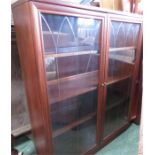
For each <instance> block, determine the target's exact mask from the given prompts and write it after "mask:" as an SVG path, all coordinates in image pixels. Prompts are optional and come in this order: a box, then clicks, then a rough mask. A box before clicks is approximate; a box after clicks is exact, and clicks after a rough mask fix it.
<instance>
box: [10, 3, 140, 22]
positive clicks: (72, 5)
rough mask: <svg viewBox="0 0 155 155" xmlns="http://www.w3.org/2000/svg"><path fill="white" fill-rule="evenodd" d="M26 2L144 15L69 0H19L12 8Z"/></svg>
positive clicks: (136, 15) (136, 16)
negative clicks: (68, 0) (69, 0)
mask: <svg viewBox="0 0 155 155" xmlns="http://www.w3.org/2000/svg"><path fill="white" fill-rule="evenodd" d="M26 2H39V3H44V4H53V5H59V6H66V7H71V8H76V9H83V10H88V11H94V12H100V13H109V14H116V15H123V16H129V17H134V18H141V19H142V17H143V15H140V14H135V13H130V12H123V11H116V10H110V9H106V8H100V7H95V6H87V5H81V4H75V3H73V2H67V1H63V0H60V1H55V0H18V1H16V2H15V3H13V4H12V8H14V7H16V6H18V5H21V4H23V3H26Z"/></svg>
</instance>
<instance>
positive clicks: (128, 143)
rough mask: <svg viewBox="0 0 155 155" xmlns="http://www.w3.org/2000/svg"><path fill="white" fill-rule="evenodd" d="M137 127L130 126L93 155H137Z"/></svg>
mask: <svg viewBox="0 0 155 155" xmlns="http://www.w3.org/2000/svg"><path fill="white" fill-rule="evenodd" d="M138 141H139V126H138V125H135V124H132V125H131V126H130V127H129V128H128V129H127V130H126V131H125V132H123V133H122V134H121V135H120V136H119V137H117V138H116V139H114V140H113V141H112V142H111V143H109V144H108V145H107V146H105V147H104V148H103V149H101V150H100V151H98V152H97V153H96V154H95V155H138Z"/></svg>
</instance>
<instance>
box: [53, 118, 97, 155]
mask: <svg viewBox="0 0 155 155" xmlns="http://www.w3.org/2000/svg"><path fill="white" fill-rule="evenodd" d="M95 132H96V118H93V119H91V120H90V121H87V122H85V123H84V124H81V125H79V126H77V127H75V128H73V129H71V130H69V131H68V132H66V133H64V134H62V135H60V136H58V137H56V138H54V146H55V150H54V154H56V155H80V154H81V153H82V152H85V151H86V150H88V149H90V148H91V147H92V146H93V145H94V144H95V143H96V142H95V139H96V137H95V134H94V133H95ZM64 143H65V145H64Z"/></svg>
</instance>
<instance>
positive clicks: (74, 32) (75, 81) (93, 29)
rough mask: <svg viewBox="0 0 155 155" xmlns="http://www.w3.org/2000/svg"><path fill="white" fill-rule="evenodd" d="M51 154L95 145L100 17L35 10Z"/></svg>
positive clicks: (69, 153) (76, 151)
mask: <svg viewBox="0 0 155 155" xmlns="http://www.w3.org/2000/svg"><path fill="white" fill-rule="evenodd" d="M40 17H41V28H42V33H41V34H42V42H43V46H44V52H43V55H44V66H45V71H46V80H47V82H46V83H47V89H48V101H49V113H50V118H51V126H52V131H51V133H52V138H53V152H54V154H56V155H60V154H61V155H62V154H64V155H73V154H74V155H79V154H82V153H84V152H86V151H87V150H89V149H90V148H91V147H93V146H95V145H96V114H97V104H98V78H99V58H100V45H99V43H100V32H101V24H102V22H101V20H100V19H94V18H91V17H90V18H84V17H82V18H81V17H78V16H65V15H56V14H48V13H41V14H40Z"/></svg>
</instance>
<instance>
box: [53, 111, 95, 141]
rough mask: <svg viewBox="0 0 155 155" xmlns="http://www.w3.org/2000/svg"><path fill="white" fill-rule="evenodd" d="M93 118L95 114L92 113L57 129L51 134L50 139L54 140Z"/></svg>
mask: <svg viewBox="0 0 155 155" xmlns="http://www.w3.org/2000/svg"><path fill="white" fill-rule="evenodd" d="M95 116H96V112H93V113H91V114H89V115H88V116H86V117H83V118H81V119H79V120H78V121H75V122H73V123H71V124H69V125H67V126H65V127H63V128H61V129H57V130H56V131H54V132H53V135H52V137H53V138H55V137H57V136H59V135H61V134H63V133H65V132H67V131H69V130H71V129H72V128H74V127H76V126H78V125H80V124H83V123H84V122H86V121H89V120H90V119H92V118H93V117H95Z"/></svg>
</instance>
